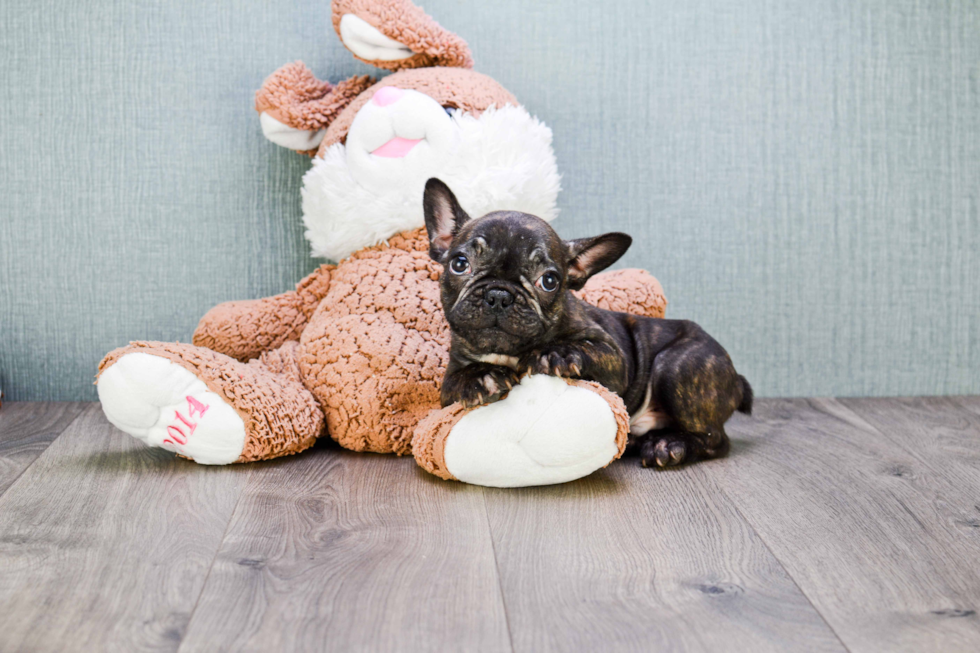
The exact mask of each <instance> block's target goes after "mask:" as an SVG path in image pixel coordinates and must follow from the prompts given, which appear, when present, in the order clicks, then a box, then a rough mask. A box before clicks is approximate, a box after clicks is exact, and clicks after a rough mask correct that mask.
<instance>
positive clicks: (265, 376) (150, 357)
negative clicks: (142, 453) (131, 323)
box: [97, 342, 323, 465]
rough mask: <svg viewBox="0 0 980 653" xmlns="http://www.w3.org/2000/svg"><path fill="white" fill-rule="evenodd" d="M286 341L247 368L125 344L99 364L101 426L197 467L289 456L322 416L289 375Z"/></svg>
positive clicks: (209, 356)
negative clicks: (103, 421) (105, 420)
mask: <svg viewBox="0 0 980 653" xmlns="http://www.w3.org/2000/svg"><path fill="white" fill-rule="evenodd" d="M295 346H296V343H294V342H291V343H287V345H284V346H283V347H281V348H280V349H278V350H273V351H271V352H268V353H267V354H265V355H263V357H262V359H261V360H255V361H252V362H251V363H249V364H245V363H240V362H238V361H236V360H234V359H232V358H229V357H227V356H224V355H223V354H218V353H216V352H213V351H210V350H208V349H205V348H203V347H195V346H193V345H182V344H169V343H148V342H141V343H132V344H130V345H129V346H128V347H124V348H122V349H117V350H116V351H114V352H112V353H110V354H109V355H108V356H106V358H105V360H104V361H103V362H102V364H101V365H100V372H99V378H98V381H97V383H98V390H99V400H100V401H101V402H102V410H103V412H104V413H105V415H106V417H107V418H108V419H109V421H110V422H111V423H112V424H113V425H114V426H116V427H117V428H118V429H120V430H121V431H124V432H126V433H128V434H130V435H132V436H133V437H135V438H137V439H139V440H142V441H143V442H145V443H146V444H148V445H150V446H152V447H161V448H163V449H166V450H168V451H173V452H175V453H177V454H179V455H181V456H183V457H185V458H190V459H191V460H193V461H195V462H198V463H201V464H204V465H226V464H228V463H234V462H247V461H250V460H261V459H265V458H275V457H278V456H283V455H287V454H291V453H297V452H298V451H302V450H303V449H306V448H307V447H309V446H310V445H312V444H313V443H314V442H315V441H316V438H317V436H318V435H320V434H322V432H323V414H322V413H321V412H320V410H319V408H318V407H317V405H316V402H315V400H314V399H313V397H312V395H310V394H309V391H308V390H306V388H305V387H303V385H302V383H300V382H299V380H298V379H297V378H296V377H295V376H294V373H293V369H292V367H294V366H295V363H294V359H293V358H292V350H293V349H294V348H295Z"/></svg>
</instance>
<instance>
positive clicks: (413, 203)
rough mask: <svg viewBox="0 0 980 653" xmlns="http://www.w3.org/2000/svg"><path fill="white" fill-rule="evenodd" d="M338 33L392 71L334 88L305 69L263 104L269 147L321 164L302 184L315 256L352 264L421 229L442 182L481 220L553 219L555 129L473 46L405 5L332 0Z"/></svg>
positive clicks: (283, 75)
mask: <svg viewBox="0 0 980 653" xmlns="http://www.w3.org/2000/svg"><path fill="white" fill-rule="evenodd" d="M332 6H333V25H334V29H335V30H336V32H337V34H338V36H339V37H340V39H341V41H342V42H343V43H344V45H345V46H346V47H347V48H348V49H349V50H350V51H351V52H352V53H353V54H354V56H355V57H356V58H358V59H360V60H362V61H365V62H367V63H369V64H372V65H374V66H377V67H379V68H384V69H387V70H393V71H396V72H394V73H392V74H391V75H388V76H387V77H385V78H383V79H382V80H381V81H379V82H377V83H375V81H374V80H373V79H370V78H367V77H353V78H351V79H348V80H346V81H343V82H340V83H339V84H336V85H332V84H329V83H326V82H320V81H318V80H317V79H316V78H315V77H313V75H312V74H311V73H310V72H309V70H308V69H306V67H305V66H303V64H302V63H299V62H297V63H295V64H289V65H287V66H284V67H283V68H281V69H280V70H279V71H277V72H276V73H275V74H273V75H272V76H271V77H269V78H268V79H267V80H266V82H265V84H264V85H263V87H262V89H261V90H260V91H259V92H258V93H257V94H256V108H257V109H258V111H259V112H260V114H261V122H262V128H263V132H264V133H265V135H266V137H267V138H269V140H271V141H273V142H274V143H277V144H279V145H283V146H285V147H289V148H291V149H296V150H299V151H303V152H307V153H310V154H315V156H314V159H313V168H312V169H311V170H310V171H309V172H308V173H306V175H305V177H304V179H303V219H304V222H305V223H306V227H307V232H306V233H307V237H308V238H309V240H310V243H311V245H312V248H313V254H314V255H316V256H323V257H326V258H331V259H334V260H340V259H343V258H346V257H347V256H349V255H351V254H352V253H354V252H356V251H357V250H359V249H362V248H363V247H367V246H370V245H374V244H376V243H378V242H381V241H383V240H385V239H387V238H389V237H391V236H393V235H394V234H396V233H399V232H401V231H405V230H408V229H415V228H420V227H422V226H423V225H424V216H423V212H422V193H423V191H424V189H425V182H426V180H427V179H429V178H430V177H439V178H441V179H443V180H444V181H445V182H446V183H447V184H449V186H450V187H451V188H452V189H453V191H454V192H455V193H456V195H457V196H458V198H459V200H460V203H461V204H462V205H463V206H464V207H465V209H466V210H467V211H468V212H470V213H472V214H475V215H482V214H484V213H488V212H490V211H494V210H503V209H510V210H517V211H523V212H525V213H531V214H534V215H537V216H540V217H542V218H544V219H545V220H551V219H552V218H554V217H555V215H556V214H557V208H556V206H555V204H556V199H557V195H558V190H559V180H560V178H559V175H558V170H557V166H556V164H555V157H554V152H553V151H552V148H551V130H550V129H549V128H548V127H546V126H545V125H543V124H542V123H541V122H539V121H538V120H537V119H535V118H533V117H532V116H531V115H529V114H528V112H527V111H526V110H525V109H524V108H523V107H521V106H520V105H519V104H518V102H517V100H516V98H514V96H513V95H512V94H511V93H510V92H509V91H507V89H505V88H504V87H503V86H501V85H500V84H499V83H497V82H496V81H494V80H493V79H491V78H489V77H487V76H486V75H482V74H480V73H477V72H474V71H473V70H471V68H472V65H473V58H472V55H471V54H470V50H469V47H468V46H467V45H466V43H465V42H464V41H463V40H462V39H460V38H459V37H458V36H456V35H455V34H452V33H450V32H448V31H446V30H445V29H443V28H442V27H441V26H440V25H439V24H438V23H436V22H435V21H434V20H432V19H431V18H429V17H428V16H427V15H426V14H425V13H423V12H422V10H421V9H419V8H418V7H416V6H415V5H413V4H412V3H411V2H409V1H408V0H334V2H333V5H332Z"/></svg>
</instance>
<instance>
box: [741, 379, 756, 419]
mask: <svg viewBox="0 0 980 653" xmlns="http://www.w3.org/2000/svg"><path fill="white" fill-rule="evenodd" d="M738 383H739V385H741V386H742V401H740V402H739V404H738V412H740V413H745V414H746V415H751V414H752V398H753V395H752V386H750V385H749V382H748V381H746V380H745V377H744V376H742V375H741V374H739V375H738Z"/></svg>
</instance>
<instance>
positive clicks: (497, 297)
mask: <svg viewBox="0 0 980 653" xmlns="http://www.w3.org/2000/svg"><path fill="white" fill-rule="evenodd" d="M483 301H484V302H486V304H487V306H489V307H490V310H491V311H492V312H494V313H503V312H504V309H505V308H507V307H508V306H510V305H511V304H513V303H514V295H513V294H512V293H511V292H510V291H509V290H504V289H503V288H491V289H490V290H488V291H487V292H486V294H485V295H484V296H483Z"/></svg>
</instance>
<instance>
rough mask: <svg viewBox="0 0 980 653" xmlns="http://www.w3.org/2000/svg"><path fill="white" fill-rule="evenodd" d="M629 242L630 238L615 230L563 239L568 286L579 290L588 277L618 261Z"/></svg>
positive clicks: (630, 241) (631, 241) (628, 246)
mask: <svg viewBox="0 0 980 653" xmlns="http://www.w3.org/2000/svg"><path fill="white" fill-rule="evenodd" d="M631 244H633V239H632V238H630V237H629V236H627V235H626V234H621V233H617V232H614V233H610V234H602V235H601V236H594V237H592V238H579V239H578V240H568V241H565V246H566V247H568V286H569V288H571V289H572V290H580V289H581V288H582V286H584V285H585V282H586V281H588V280H589V277H591V276H592V275H593V274H595V273H596V272H601V271H603V270H605V269H606V268H608V267H609V266H610V265H612V264H613V263H615V262H616V261H618V260H619V257H621V256H622V255H623V254H625V253H626V250H628V249H629V248H630V245H631Z"/></svg>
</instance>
